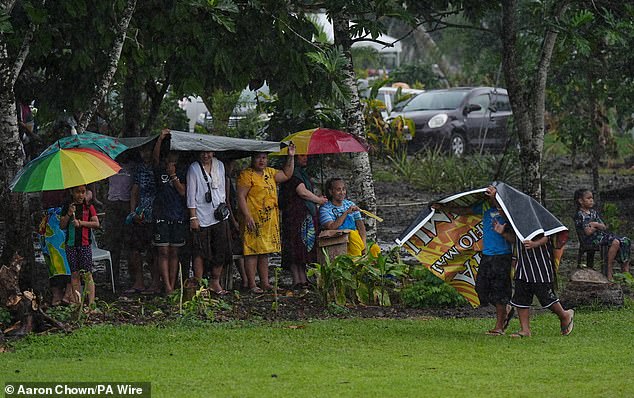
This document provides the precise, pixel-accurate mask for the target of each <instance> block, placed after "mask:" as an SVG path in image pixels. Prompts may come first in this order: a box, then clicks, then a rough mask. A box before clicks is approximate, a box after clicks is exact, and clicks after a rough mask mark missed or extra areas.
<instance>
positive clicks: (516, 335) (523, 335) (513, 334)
mask: <svg viewBox="0 0 634 398" xmlns="http://www.w3.org/2000/svg"><path fill="white" fill-rule="evenodd" d="M510 336H511V337H512V338H514V339H521V338H524V337H531V335H530V334H522V333H520V332H515V333H511V334H510Z"/></svg>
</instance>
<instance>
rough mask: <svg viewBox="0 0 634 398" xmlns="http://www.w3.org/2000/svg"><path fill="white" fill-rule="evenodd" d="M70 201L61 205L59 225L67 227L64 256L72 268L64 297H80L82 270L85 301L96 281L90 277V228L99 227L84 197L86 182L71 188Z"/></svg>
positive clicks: (70, 299)
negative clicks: (68, 286) (85, 294)
mask: <svg viewBox="0 0 634 398" xmlns="http://www.w3.org/2000/svg"><path fill="white" fill-rule="evenodd" d="M70 195H71V201H70V202H69V203H67V204H65V205H64V206H63V207H62V216H61V220H60V227H61V228H62V229H65V230H66V256H67V258H68V265H69V266H70V271H71V277H70V278H71V281H70V288H67V289H66V293H65V296H64V299H63V301H64V302H66V303H77V302H78V301H79V297H80V294H81V293H80V291H81V280H80V273H83V276H84V283H85V286H84V288H85V291H86V293H87V295H88V305H90V306H92V305H93V304H94V302H95V283H94V281H93V279H92V272H93V263H92V249H91V247H90V244H91V233H90V230H91V229H94V228H99V218H97V212H96V211H95V207H94V206H93V205H91V204H88V203H87V201H86V186H85V185H79V186H77V187H73V188H71V189H70Z"/></svg>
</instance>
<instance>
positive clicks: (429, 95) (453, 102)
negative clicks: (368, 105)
mask: <svg viewBox="0 0 634 398" xmlns="http://www.w3.org/2000/svg"><path fill="white" fill-rule="evenodd" d="M466 95H467V92H466V91H427V92H424V93H421V94H418V95H417V96H416V97H414V98H412V99H411V100H410V101H409V102H407V103H405V104H404V105H401V106H400V107H399V108H400V110H402V111H403V112H412V111H426V110H451V109H456V108H457V107H458V106H460V104H461V103H462V100H463V99H464V97H465V96H466Z"/></svg>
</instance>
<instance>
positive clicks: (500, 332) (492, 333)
mask: <svg viewBox="0 0 634 398" xmlns="http://www.w3.org/2000/svg"><path fill="white" fill-rule="evenodd" d="M484 334H486V335H487V336H503V335H504V331H503V330H496V329H492V330H487V331H486V332H485V333H484Z"/></svg>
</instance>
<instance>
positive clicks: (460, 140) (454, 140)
mask: <svg viewBox="0 0 634 398" xmlns="http://www.w3.org/2000/svg"><path fill="white" fill-rule="evenodd" d="M449 151H450V153H451V154H452V155H453V156H457V157H462V156H464V155H465V154H466V153H467V141H466V140H465V138H464V136H463V135H462V134H459V133H455V134H453V135H452V136H451V140H450V141H449Z"/></svg>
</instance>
